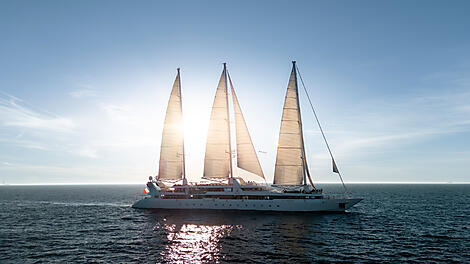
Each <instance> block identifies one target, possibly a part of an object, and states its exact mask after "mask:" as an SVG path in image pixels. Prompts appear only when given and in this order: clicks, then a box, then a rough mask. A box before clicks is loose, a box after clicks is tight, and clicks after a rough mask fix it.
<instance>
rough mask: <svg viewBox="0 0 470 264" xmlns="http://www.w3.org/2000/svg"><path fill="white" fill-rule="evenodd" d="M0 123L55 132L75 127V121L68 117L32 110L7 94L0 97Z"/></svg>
mask: <svg viewBox="0 0 470 264" xmlns="http://www.w3.org/2000/svg"><path fill="white" fill-rule="evenodd" d="M3 94H4V93H3ZM0 123H1V125H3V126H6V127H20V128H29V129H39V130H48V131H56V132H70V131H72V130H73V129H74V128H75V127H76V124H75V122H74V121H73V120H71V119H69V118H65V117H61V116H57V115H53V114H50V113H46V112H43V111H37V110H33V109H32V108H31V107H27V106H26V105H25V103H24V101H22V100H21V99H18V98H16V97H14V96H10V95H8V94H4V96H3V97H0Z"/></svg>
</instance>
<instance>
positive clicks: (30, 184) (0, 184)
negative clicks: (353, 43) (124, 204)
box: [0, 181, 470, 186]
mask: <svg viewBox="0 0 470 264" xmlns="http://www.w3.org/2000/svg"><path fill="white" fill-rule="evenodd" d="M316 184H341V183H340V182H316ZM345 184H410V185H412V184H470V182H453V181H448V182H345ZM69 185H145V184H144V183H141V182H117V183H109V182H96V183H86V182H85V183H0V186H69Z"/></svg>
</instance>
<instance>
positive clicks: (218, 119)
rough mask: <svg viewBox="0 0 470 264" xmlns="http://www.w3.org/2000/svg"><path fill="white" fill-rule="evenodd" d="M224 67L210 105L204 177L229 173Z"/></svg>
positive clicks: (227, 174)
mask: <svg viewBox="0 0 470 264" xmlns="http://www.w3.org/2000/svg"><path fill="white" fill-rule="evenodd" d="M228 111H229V110H228V93H227V79H226V68H225V65H224V70H223V72H222V75H221V76H220V81H219V85H218V86H217V91H216V93H215V98H214V103H213V105H212V112H211V119H210V122H209V132H208V134H207V142H206V155H205V158H204V177H205V178H221V179H226V178H229V175H230V173H231V155H232V154H231V147H230V120H229V112H228Z"/></svg>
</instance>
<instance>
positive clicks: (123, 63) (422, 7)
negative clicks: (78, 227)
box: [0, 1, 470, 184]
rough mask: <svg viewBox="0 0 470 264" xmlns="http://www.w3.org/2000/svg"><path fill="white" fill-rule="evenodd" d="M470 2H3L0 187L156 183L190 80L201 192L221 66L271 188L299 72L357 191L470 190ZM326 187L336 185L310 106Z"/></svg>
mask: <svg viewBox="0 0 470 264" xmlns="http://www.w3.org/2000/svg"><path fill="white" fill-rule="evenodd" d="M469 12H470V3H469V2H468V1H450V2H449V1H266V2H262V1H231V2H229V1H188V2H186V1H160V2H158V1H133V2H130V1H1V2H0V36H1V41H0V92H1V93H0V183H1V182H6V183H11V184H14V183H23V184H26V183H102V182H113V183H121V182H144V181H145V179H146V178H147V176H148V175H152V174H153V175H154V174H155V173H156V170H157V165H158V164H157V161H158V154H159V144H160V139H161V129H162V123H163V115H164V112H165V109H166V103H167V100H168V96H169V93H170V89H171V85H172V82H173V80H174V77H175V74H176V68H177V67H181V68H182V85H183V96H184V99H183V100H184V111H185V115H186V120H185V126H186V131H185V133H186V148H187V154H188V156H187V160H188V166H187V170H188V174H189V177H190V179H197V178H199V177H200V176H201V173H202V166H203V160H202V159H203V153H204V147H205V137H206V133H207V124H208V119H209V113H210V107H211V103H212V100H213V96H214V94H215V89H216V85H217V82H218V77H219V76H220V72H221V70H222V62H227V63H228V68H229V71H230V74H231V76H232V79H233V81H234V85H235V88H236V90H237V95H238V97H239V101H240V103H241V107H242V110H243V112H244V114H245V118H246V121H247V124H248V127H249V129H250V131H251V134H252V139H253V141H254V144H255V147H256V148H257V149H258V150H261V151H263V152H266V153H260V154H259V157H260V160H261V165H262V167H263V169H264V171H265V174H266V176H267V178H268V181H271V180H272V177H273V167H274V162H275V151H276V145H277V137H278V132H279V131H278V129H279V124H280V116H281V110H282V103H283V97H284V93H285V89H286V85H287V81H288V77H289V73H290V67H291V60H294V59H295V60H297V62H298V66H299V69H300V72H301V73H302V76H303V78H304V80H305V82H306V85H307V88H308V90H309V93H310V95H311V97H312V100H313V102H314V104H315V106H316V108H317V111H318V114H319V117H320V120H321V122H322V123H323V126H324V129H325V131H326V134H327V137H328V138H329V141H330V144H331V147H332V150H333V152H334V153H335V156H336V159H337V161H338V162H337V163H338V166H339V167H340V169H341V170H342V171H343V174H344V178H345V180H346V181H347V182H448V181H453V182H470V175H469V171H470V134H469V132H470V52H469V50H470V34H468V28H470V16H468V14H469ZM300 96H301V97H302V100H301V105H302V106H303V110H302V111H303V120H304V130H305V138H306V139H305V140H306V144H307V146H306V147H307V152H308V153H307V155H308V158H309V163H310V167H311V169H312V175H313V177H314V179H315V180H316V181H321V182H335V181H338V178H337V176H336V175H335V174H333V173H331V163H330V160H329V159H328V154H327V152H326V148H325V146H324V144H323V142H322V141H321V136H320V135H319V132H318V129H317V128H316V126H315V123H314V119H313V115H312V113H311V111H310V110H309V108H308V107H307V101H306V100H305V94H303V93H302V92H301V94H300Z"/></svg>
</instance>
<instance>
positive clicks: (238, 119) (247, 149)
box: [228, 75, 264, 178]
mask: <svg viewBox="0 0 470 264" xmlns="http://www.w3.org/2000/svg"><path fill="white" fill-rule="evenodd" d="M228 79H229V82H230V88H231V91H232V99H233V108H234V113H235V131H236V140H237V165H238V167H239V168H241V169H244V170H246V171H249V172H251V173H254V174H256V175H258V176H260V177H262V178H264V174H263V170H262V169H261V165H260V163H259V160H258V156H257V155H256V151H255V147H254V146H253V142H252V141H251V137H250V133H249V132H248V127H247V126H246V122H245V118H244V117H243V113H242V110H241V108H240V104H239V103H238V98H237V95H236V94H235V89H234V88H233V84H232V80H231V78H230V75H229V76H228Z"/></svg>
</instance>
